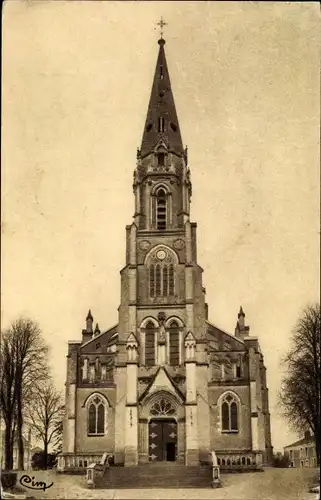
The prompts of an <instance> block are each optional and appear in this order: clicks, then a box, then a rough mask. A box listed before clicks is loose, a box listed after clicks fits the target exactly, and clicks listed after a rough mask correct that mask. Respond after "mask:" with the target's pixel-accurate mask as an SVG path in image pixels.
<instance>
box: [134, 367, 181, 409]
mask: <svg viewBox="0 0 321 500" xmlns="http://www.w3.org/2000/svg"><path fill="white" fill-rule="evenodd" d="M159 391H166V392H169V393H170V394H173V395H174V396H176V397H178V398H179V399H180V400H182V401H183V400H184V399H185V398H184V395H183V394H182V392H181V391H180V389H179V388H178V387H177V385H176V384H175V382H174V381H173V380H172V378H171V377H170V375H169V373H168V372H167V371H166V369H165V368H163V367H162V366H161V367H160V368H159V369H158V370H157V372H156V374H155V376H154V378H153V379H152V380H151V382H150V383H149V385H148V386H147V387H146V389H145V390H144V392H143V394H142V395H141V396H140V398H139V399H140V401H142V400H143V399H145V398H146V397H147V396H150V395H151V394H154V393H156V392H159Z"/></svg>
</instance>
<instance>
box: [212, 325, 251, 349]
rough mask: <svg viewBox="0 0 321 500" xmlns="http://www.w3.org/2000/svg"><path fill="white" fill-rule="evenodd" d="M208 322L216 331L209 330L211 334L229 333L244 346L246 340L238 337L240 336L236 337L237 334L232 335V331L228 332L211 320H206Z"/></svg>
mask: <svg viewBox="0 0 321 500" xmlns="http://www.w3.org/2000/svg"><path fill="white" fill-rule="evenodd" d="M206 323H207V324H208V325H209V326H210V327H211V328H213V329H214V331H209V333H210V334H211V335H213V334H214V332H215V333H218V334H224V335H228V337H230V338H232V339H233V340H236V341H237V342H239V343H240V344H242V345H243V346H244V342H243V340H242V339H240V338H238V337H235V335H232V334H231V333H228V332H226V331H225V330H222V328H219V327H218V326H216V325H214V324H213V323H211V322H210V321H208V320H206Z"/></svg>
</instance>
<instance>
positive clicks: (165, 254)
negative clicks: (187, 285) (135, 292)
mask: <svg viewBox="0 0 321 500" xmlns="http://www.w3.org/2000/svg"><path fill="white" fill-rule="evenodd" d="M174 262H176V259H175V255H174V254H173V253H172V251H171V250H170V249H168V248H166V247H163V248H162V247H160V246H157V247H156V249H155V250H154V252H153V254H152V255H151V256H149V257H148V261H147V266H148V274H149V296H150V297H151V298H153V297H173V296H174V295H175V278H174V270H175V269H174Z"/></svg>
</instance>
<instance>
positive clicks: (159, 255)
mask: <svg viewBox="0 0 321 500" xmlns="http://www.w3.org/2000/svg"><path fill="white" fill-rule="evenodd" d="M156 257H157V258H158V259H159V260H164V259H165V257H166V252H165V250H158V252H157V254H156Z"/></svg>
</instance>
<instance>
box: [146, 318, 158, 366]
mask: <svg viewBox="0 0 321 500" xmlns="http://www.w3.org/2000/svg"><path fill="white" fill-rule="evenodd" d="M155 333H156V329H155V325H154V323H152V322H151V321H149V322H148V323H147V325H146V332H145V365H146V366H154V365H155Z"/></svg>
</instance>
